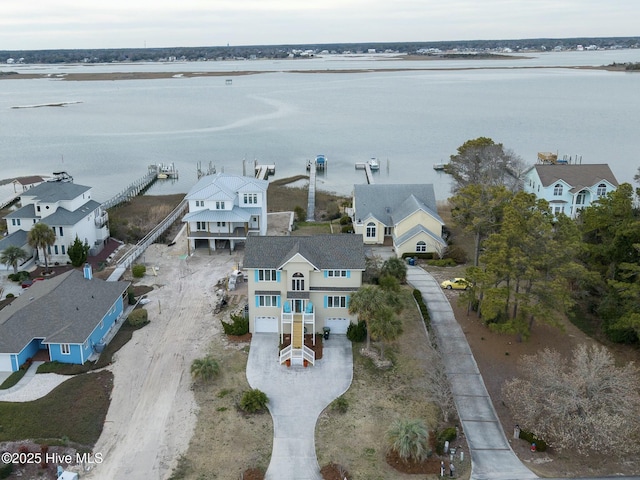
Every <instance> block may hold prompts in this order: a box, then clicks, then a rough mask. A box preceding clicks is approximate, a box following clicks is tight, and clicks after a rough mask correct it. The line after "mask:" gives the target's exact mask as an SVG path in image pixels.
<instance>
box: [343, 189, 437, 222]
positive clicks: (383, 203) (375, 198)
mask: <svg viewBox="0 0 640 480" xmlns="http://www.w3.org/2000/svg"><path fill="white" fill-rule="evenodd" d="M411 196H413V199H410V197H411ZM354 198H355V211H356V216H357V218H356V221H359V220H361V219H364V218H366V217H368V216H370V215H371V216H373V217H375V218H377V219H378V220H380V221H381V222H382V223H384V224H385V225H386V226H389V227H390V226H393V225H394V220H395V221H396V222H397V221H399V220H402V219H403V218H405V217H406V215H408V214H410V213H413V212H414V211H415V209H417V208H418V207H420V208H424V209H426V211H428V212H429V213H430V214H431V215H433V216H434V218H436V219H437V220H438V221H440V222H442V219H441V218H440V216H439V215H438V213H437V207H436V196H435V193H434V190H433V185H432V184H423V183H420V184H373V185H363V184H359V185H355V186H354ZM407 212H408V213H407ZM443 223H444V222H443Z"/></svg>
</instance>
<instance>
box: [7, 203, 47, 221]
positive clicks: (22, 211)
mask: <svg viewBox="0 0 640 480" xmlns="http://www.w3.org/2000/svg"><path fill="white" fill-rule="evenodd" d="M39 217H40V215H36V207H35V206H34V205H33V203H30V204H29V205H25V206H24V207H22V208H19V209H18V210H16V211H14V212H11V213H10V214H9V215H6V216H5V217H4V218H39Z"/></svg>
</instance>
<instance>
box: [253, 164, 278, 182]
mask: <svg viewBox="0 0 640 480" xmlns="http://www.w3.org/2000/svg"><path fill="white" fill-rule="evenodd" d="M253 170H254V172H255V177H256V178H257V179H258V180H267V179H268V178H269V175H273V174H274V173H276V165H275V164H272V165H260V164H258V162H255V163H254V164H253Z"/></svg>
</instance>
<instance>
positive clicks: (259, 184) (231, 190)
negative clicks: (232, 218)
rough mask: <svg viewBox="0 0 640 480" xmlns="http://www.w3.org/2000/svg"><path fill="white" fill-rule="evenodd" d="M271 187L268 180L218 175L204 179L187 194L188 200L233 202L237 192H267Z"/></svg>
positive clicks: (226, 174) (224, 174)
mask: <svg viewBox="0 0 640 480" xmlns="http://www.w3.org/2000/svg"><path fill="white" fill-rule="evenodd" d="M268 186H269V182H268V181H267V180H258V179H257V178H253V177H244V176H242V175H231V174H228V173H217V174H215V175H207V176H205V177H202V178H201V179H200V180H198V182H197V183H196V184H195V185H194V186H193V187H191V189H190V190H189V193H187V199H188V200H207V199H211V198H213V199H216V198H219V199H220V200H225V199H228V200H233V199H235V198H236V193H237V192H260V191H266V190H267V187H268Z"/></svg>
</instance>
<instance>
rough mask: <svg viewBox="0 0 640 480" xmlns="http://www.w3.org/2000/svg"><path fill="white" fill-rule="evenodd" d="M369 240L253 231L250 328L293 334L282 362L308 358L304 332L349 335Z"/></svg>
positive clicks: (248, 265) (247, 262)
mask: <svg viewBox="0 0 640 480" xmlns="http://www.w3.org/2000/svg"><path fill="white" fill-rule="evenodd" d="M364 269H365V255H364V244H363V242H362V237H361V236H360V235H315V236H288V237H276V236H251V237H248V238H247V241H246V244H245V256H244V264H243V270H244V272H245V275H246V278H247V282H248V298H249V331H250V332H252V333H266V332H271V333H278V334H280V341H281V343H282V341H283V340H284V336H285V335H290V336H291V344H290V345H289V348H288V350H286V349H283V351H282V352H281V358H280V360H281V363H282V362H285V361H286V360H291V361H292V362H293V363H296V362H302V361H303V360H307V361H309V362H311V363H314V360H315V357H313V351H312V350H311V351H307V350H308V349H307V350H305V348H306V347H304V335H305V333H306V334H307V335H310V336H311V340H312V341H315V335H312V334H314V333H322V332H323V330H324V328H325V327H327V328H329V329H330V332H331V335H333V334H345V333H346V332H347V328H348V327H349V324H350V323H352V322H354V321H355V318H354V317H353V316H352V315H350V314H349V299H350V296H351V294H352V293H353V292H355V291H356V290H358V288H360V286H361V285H362V272H363V271H364Z"/></svg>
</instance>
